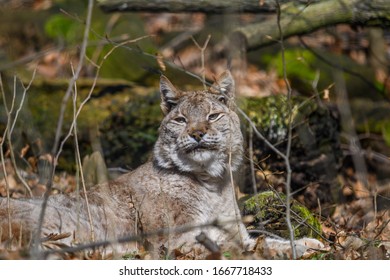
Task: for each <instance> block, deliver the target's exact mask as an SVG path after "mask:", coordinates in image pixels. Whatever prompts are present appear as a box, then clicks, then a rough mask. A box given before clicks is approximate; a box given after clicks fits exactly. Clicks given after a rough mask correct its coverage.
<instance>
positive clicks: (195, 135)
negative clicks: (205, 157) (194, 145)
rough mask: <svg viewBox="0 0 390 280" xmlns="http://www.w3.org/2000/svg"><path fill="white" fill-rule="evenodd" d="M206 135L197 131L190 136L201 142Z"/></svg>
mask: <svg viewBox="0 0 390 280" xmlns="http://www.w3.org/2000/svg"><path fill="white" fill-rule="evenodd" d="M205 134H206V133H204V132H203V131H201V130H195V131H192V132H191V134H190V136H191V137H192V138H193V139H195V140H196V142H200V140H202V138H203V136H204V135H205Z"/></svg>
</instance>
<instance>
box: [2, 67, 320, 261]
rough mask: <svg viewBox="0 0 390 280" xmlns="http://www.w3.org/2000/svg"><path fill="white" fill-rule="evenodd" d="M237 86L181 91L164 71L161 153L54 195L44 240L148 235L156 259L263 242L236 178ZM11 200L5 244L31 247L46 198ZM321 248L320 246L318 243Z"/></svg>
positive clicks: (131, 246) (239, 154) (267, 242)
mask: <svg viewBox="0 0 390 280" xmlns="http://www.w3.org/2000/svg"><path fill="white" fill-rule="evenodd" d="M234 91H235V89H234V80H233V78H232V76H231V74H230V72H229V71H226V72H224V73H223V74H222V75H221V76H220V77H219V78H218V79H217V80H216V81H215V83H214V84H213V85H212V86H211V87H210V88H209V89H207V90H200V91H181V90H178V89H176V88H175V87H174V86H173V85H172V84H171V82H170V81H169V80H168V79H167V78H166V77H165V76H161V79H160V93H161V109H162V112H163V114H164V118H163V120H162V122H161V125H160V128H159V137H158V139H157V142H156V144H155V147H154V150H153V157H152V158H151V159H150V161H148V162H146V163H145V164H144V165H142V166H140V167H139V168H137V169H136V170H134V171H132V172H130V173H127V174H125V175H122V176H121V177H119V178H118V179H116V180H114V181H112V182H109V183H106V184H101V185H96V186H94V187H92V188H90V189H89V190H88V191H87V193H86V194H84V193H82V192H81V193H71V194H59V195H53V196H50V197H49V199H48V204H47V209H46V215H45V217H44V221H43V227H42V231H41V232H42V236H41V237H42V240H44V239H45V238H47V237H48V236H52V234H54V235H55V234H57V235H60V236H61V237H62V238H63V239H61V242H63V243H65V244H67V245H69V246H72V245H75V244H82V243H90V242H92V241H94V240H95V241H104V240H107V241H115V240H118V238H122V237H124V236H144V237H146V238H145V240H143V241H144V242H143V244H144V245H145V244H149V245H148V246H147V248H148V249H149V250H151V251H152V252H154V254H153V256H154V257H158V254H157V253H156V252H157V251H158V250H159V248H161V247H164V248H167V249H168V252H169V250H172V249H181V250H182V251H189V250H193V249H194V248H197V249H201V250H202V249H204V247H203V246H202V245H201V244H199V243H198V241H197V239H198V240H199V237H200V236H202V237H207V238H206V239H207V240H208V241H210V240H211V242H212V244H216V245H217V246H222V247H231V246H233V247H235V248H240V250H242V251H244V250H250V249H253V247H254V245H255V241H254V240H253V239H252V238H250V236H249V235H248V232H247V231H246V228H245V226H244V224H243V223H242V221H241V216H240V213H239V209H238V205H237V202H236V198H235V194H234V186H233V180H232V178H233V177H232V174H233V172H235V171H236V170H237V169H238V167H239V166H240V164H241V162H242V158H243V136H242V134H241V130H240V121H239V118H238V116H237V114H236V113H235V110H234V109H235V106H236V105H235V101H234V98H235V97H234ZM86 198H87V199H88V202H89V205H87V201H86ZM7 204H8V203H7V200H6V199H4V198H2V199H0V226H1V227H0V241H2V242H3V241H4V240H8V239H10V237H13V238H14V239H16V240H18V241H23V242H24V243H27V244H28V242H30V241H31V236H32V235H33V234H34V233H35V232H36V231H37V224H38V223H37V222H38V219H39V215H40V211H41V205H42V200H40V199H27V200H10V201H9V207H8V205H7ZM87 207H89V210H90V216H89V215H88V211H87ZM9 211H10V212H9ZM9 216H10V221H9V219H8V217H9ZM89 217H91V219H90V218H89ZM10 226H11V234H10V232H9V227H10ZM162 229H163V231H162ZM157 233H159V234H157ZM307 241H310V240H307V239H302V240H298V241H297V242H296V245H298V246H299V245H300V248H301V251H302V248H303V250H305V248H306V247H305V246H306V243H307ZM262 243H263V244H262V247H263V248H261V252H262V253H265V252H266V251H267V250H268V251H276V254H279V251H280V252H281V253H282V254H284V253H285V252H286V251H290V250H291V249H290V243H289V242H288V241H284V240H276V239H270V238H266V239H264V240H263V242H262ZM312 243H313V242H312ZM107 244H110V245H108V246H106V250H110V251H113V252H116V253H118V256H119V257H120V256H121V255H123V254H125V253H127V252H133V251H137V250H138V249H139V246H140V245H142V242H132V243H129V242H128V243H109V242H107ZM145 246H146V245H145ZM314 246H320V245H318V244H317V243H316V242H314ZM204 251H206V250H204ZM273 254H275V253H273ZM200 255H202V254H200ZM268 255H270V253H269V252H268ZM271 257H272V256H271Z"/></svg>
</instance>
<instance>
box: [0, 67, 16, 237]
mask: <svg viewBox="0 0 390 280" xmlns="http://www.w3.org/2000/svg"><path fill="white" fill-rule="evenodd" d="M0 89H1V94H2V97H3V102H4V108H5V111H6V113H7V125H6V127H5V130H4V134H3V136H2V137H1V139H0V157H1V163H2V164H1V166H2V167H3V174H4V180H5V186H6V188H5V190H6V193H7V210H8V211H7V219H8V235H9V237H10V238H12V237H13V234H12V225H11V205H10V193H9V189H10V186H9V181H8V174H7V169H6V167H5V158H4V151H3V145H4V143H5V139H6V135H7V133H8V130H9V129H10V124H11V119H10V116H9V110H8V106H7V101H6V99H5V91H4V87H3V79H2V77H1V73H0ZM13 98H15V96H13Z"/></svg>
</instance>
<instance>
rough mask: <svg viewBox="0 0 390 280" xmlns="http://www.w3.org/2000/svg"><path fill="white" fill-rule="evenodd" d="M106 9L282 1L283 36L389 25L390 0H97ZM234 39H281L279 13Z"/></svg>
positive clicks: (264, 5) (224, 8)
mask: <svg viewBox="0 0 390 280" xmlns="http://www.w3.org/2000/svg"><path fill="white" fill-rule="evenodd" d="M98 2H99V5H100V7H101V8H102V9H103V10H104V11H106V12H114V11H135V12H137V11H138V12H171V13H179V12H204V13H214V14H217V13H238V12H242V13H267V12H268V13H270V12H271V13H275V12H277V7H278V5H277V3H279V4H280V5H281V20H280V25H281V29H282V31H283V38H288V37H290V36H294V35H302V34H307V33H310V32H312V31H314V30H317V29H319V28H322V27H326V26H330V25H335V24H340V23H349V24H356V25H364V26H385V25H387V26H388V25H390V0H321V1H320V0H297V1H292V0H279V1H277V0H241V1H237V0H198V1H192V0H98ZM232 33H233V34H232V41H233V42H242V43H243V44H244V48H245V49H247V50H251V49H256V48H260V47H262V46H265V45H269V44H272V43H275V42H277V41H278V40H279V39H280V34H279V28H278V23H277V16H276V15H275V16H274V17H273V18H271V19H268V20H265V21H262V22H258V23H253V24H251V25H247V26H244V27H241V28H238V29H236V30H233V32H232Z"/></svg>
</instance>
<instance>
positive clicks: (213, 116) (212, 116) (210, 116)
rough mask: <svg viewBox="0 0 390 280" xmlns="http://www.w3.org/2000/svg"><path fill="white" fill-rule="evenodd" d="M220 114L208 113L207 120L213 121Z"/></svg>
mask: <svg viewBox="0 0 390 280" xmlns="http://www.w3.org/2000/svg"><path fill="white" fill-rule="evenodd" d="M220 115H221V114H220V113H215V114H210V115H209V116H208V120H209V121H215V120H217V119H218V117H219V116H220Z"/></svg>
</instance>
